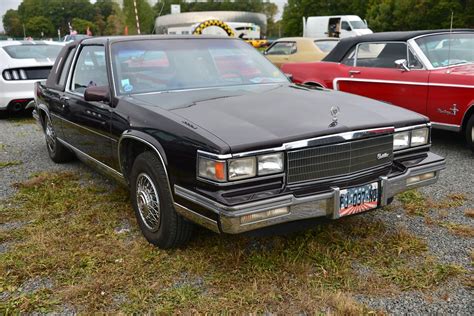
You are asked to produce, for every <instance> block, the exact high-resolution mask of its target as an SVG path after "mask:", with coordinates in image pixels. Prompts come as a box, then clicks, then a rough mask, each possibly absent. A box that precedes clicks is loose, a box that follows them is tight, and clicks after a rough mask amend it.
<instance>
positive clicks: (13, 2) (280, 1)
mask: <svg viewBox="0 0 474 316" xmlns="http://www.w3.org/2000/svg"><path fill="white" fill-rule="evenodd" d="M286 1H287V0H270V2H274V3H276V4H277V5H278V7H279V12H278V15H277V16H276V19H277V20H279V19H280V18H281V14H282V12H283V6H284V5H285V3H286ZM21 2H22V0H0V17H1V18H0V32H3V23H2V22H1V21H2V18H3V15H4V14H5V12H7V10H9V9H17V8H18V5H20V3H21ZM91 2H95V0H92V1H91Z"/></svg>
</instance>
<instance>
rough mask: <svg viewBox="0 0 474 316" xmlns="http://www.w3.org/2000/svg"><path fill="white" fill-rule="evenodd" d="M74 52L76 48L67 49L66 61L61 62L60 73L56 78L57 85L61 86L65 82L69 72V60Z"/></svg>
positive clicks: (70, 60)
mask: <svg viewBox="0 0 474 316" xmlns="http://www.w3.org/2000/svg"><path fill="white" fill-rule="evenodd" d="M75 52H76V49H75V48H73V49H71V50H70V51H69V54H68V55H67V58H66V61H64V63H63V67H62V69H61V74H60V75H59V80H58V85H60V86H61V87H63V89H64V86H65V84H66V79H67V74H68V73H69V68H70V67H71V62H72V58H73V57H74V53H75Z"/></svg>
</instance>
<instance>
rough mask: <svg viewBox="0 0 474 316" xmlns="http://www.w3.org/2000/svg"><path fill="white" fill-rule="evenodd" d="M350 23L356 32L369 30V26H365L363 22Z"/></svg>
mask: <svg viewBox="0 0 474 316" xmlns="http://www.w3.org/2000/svg"><path fill="white" fill-rule="evenodd" d="M349 23H351V25H352V28H353V29H355V30H363V29H366V28H367V24H365V23H364V22H363V21H359V20H354V21H349Z"/></svg>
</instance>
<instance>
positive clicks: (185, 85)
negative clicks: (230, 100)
mask: <svg viewBox="0 0 474 316" xmlns="http://www.w3.org/2000/svg"><path fill="white" fill-rule="evenodd" d="M112 65H113V73H114V78H115V83H116V90H117V92H118V93H119V94H134V93H144V92H154V91H169V90H178V89H193V88H208V87H225V86H233V85H253V84H261V83H275V82H288V80H287V78H286V77H285V76H284V75H283V74H282V73H281V72H280V71H279V70H278V69H277V68H276V67H275V66H274V65H273V64H272V63H270V62H269V61H268V60H267V59H266V58H265V57H264V56H263V55H262V54H260V53H259V52H258V51H257V50H255V49H254V48H253V47H251V46H250V45H248V44H247V43H245V42H243V41H241V40H227V39H186V40H145V41H125V42H118V43H115V44H113V45H112Z"/></svg>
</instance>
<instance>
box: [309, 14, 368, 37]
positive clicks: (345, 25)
mask: <svg viewBox="0 0 474 316" xmlns="http://www.w3.org/2000/svg"><path fill="white" fill-rule="evenodd" d="M371 33H373V32H372V30H371V29H369V28H368V27H367V22H365V21H362V19H361V18H360V17H358V16H357V15H333V16H310V17H308V18H304V17H303V36H304V37H319V38H321V37H338V38H344V37H351V36H358V35H364V34H371Z"/></svg>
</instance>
